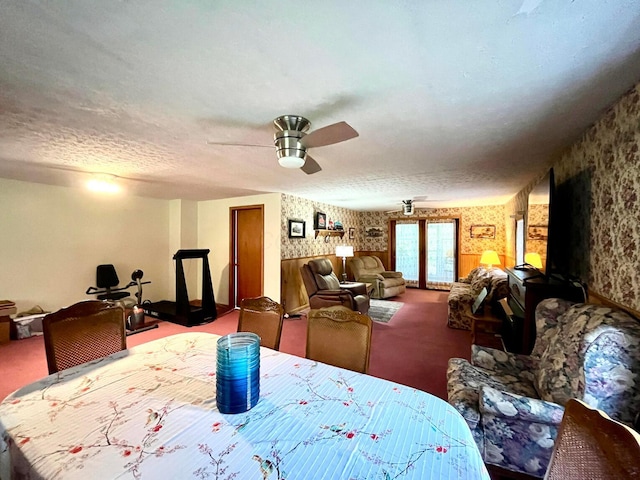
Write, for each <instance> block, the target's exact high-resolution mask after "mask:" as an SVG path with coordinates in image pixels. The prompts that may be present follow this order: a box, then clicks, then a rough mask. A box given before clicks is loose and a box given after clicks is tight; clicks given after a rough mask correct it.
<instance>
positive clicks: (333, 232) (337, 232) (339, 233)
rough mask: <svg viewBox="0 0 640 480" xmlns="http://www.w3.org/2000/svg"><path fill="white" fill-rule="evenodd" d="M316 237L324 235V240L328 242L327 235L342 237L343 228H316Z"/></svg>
mask: <svg viewBox="0 0 640 480" xmlns="http://www.w3.org/2000/svg"><path fill="white" fill-rule="evenodd" d="M315 232H316V237H315V238H318V237H324V241H325V242H328V241H329V237H340V238H342V237H344V230H318V229H316V231H315Z"/></svg>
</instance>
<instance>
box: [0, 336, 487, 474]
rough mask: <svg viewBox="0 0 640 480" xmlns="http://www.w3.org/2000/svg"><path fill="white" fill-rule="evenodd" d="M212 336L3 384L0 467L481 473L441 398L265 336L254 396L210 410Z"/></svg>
mask: <svg viewBox="0 0 640 480" xmlns="http://www.w3.org/2000/svg"><path fill="white" fill-rule="evenodd" d="M218 338H219V337H218V336H217V335H211V334H206V333H184V334H180V335H175V336H172V337H167V338H164V339H161V340H156V341H153V342H150V343H147V344H143V345H140V346H137V347H134V348H131V349H130V350H126V351H124V352H120V353H118V354H116V355H112V356H110V357H107V358H104V359H101V360H98V361H95V362H91V363H88V364H85V365H81V366H79V367H75V368H72V369H69V370H65V371H63V372H60V373H59V374H54V375H50V376H48V377H45V378H44V379H42V380H40V381H38V382H35V383H33V384H31V385H28V386H26V387H24V388H22V389H20V390H18V391H17V392H15V393H13V394H12V395H10V396H8V397H7V398H6V399H5V400H4V401H3V403H2V404H0V478H3V479H7V480H8V479H9V478H14V479H15V478H20V479H22V478H24V479H37V478H46V479H65V480H67V479H75V478H78V479H87V478H91V479H99V478H110V479H113V478H118V479H125V478H134V479H164V478H171V479H177V478H180V479H182V478H196V479H244V478H247V479H249V478H251V479H256V478H257V479H274V480H275V479H286V480H294V479H304V480H309V479H390V478H398V479H428V478H438V479H440V478H443V479H447V478H450V479H454V478H459V479H471V478H484V479H488V478H489V476H488V474H487V471H486V469H485V467H484V464H483V463H482V459H481V457H480V453H479V452H478V450H477V447H476V444H475V442H474V440H473V438H472V436H471V432H470V431H469V428H468V427H467V424H466V423H465V421H464V420H463V419H462V417H461V416H460V415H459V414H458V413H457V412H456V411H455V410H454V409H453V408H452V407H451V406H450V405H448V404H447V403H446V402H444V401H442V400H440V399H438V398H436V397H434V396H432V395H429V394H428V393H425V392H422V391H419V390H415V389H413V388H409V387H405V386H402V385H399V384H396V383H392V382H388V381H385V380H381V379H378V378H374V377H371V376H368V375H362V374H359V373H354V372H350V371H348V370H342V369H339V368H335V367H331V366H328V365H324V364H320V363H317V362H314V361H311V360H306V359H303V358H299V357H295V356H292V355H288V354H284V353H279V352H275V351H273V350H269V349H266V348H263V349H262V350H261V360H260V361H261V384H260V389H261V392H260V393H261V395H260V401H259V402H258V404H257V405H256V406H255V407H254V408H253V409H251V410H250V411H248V412H246V413H242V414H237V415H224V414H221V413H219V412H218V410H217V408H216V400H215V397H216V395H215V384H216V382H215V372H216V341H217V339H218Z"/></svg>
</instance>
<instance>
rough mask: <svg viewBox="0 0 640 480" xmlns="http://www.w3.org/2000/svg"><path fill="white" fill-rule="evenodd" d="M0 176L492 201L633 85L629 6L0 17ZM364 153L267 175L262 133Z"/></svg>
mask: <svg viewBox="0 0 640 480" xmlns="http://www.w3.org/2000/svg"><path fill="white" fill-rule="evenodd" d="M0 12H1V15H0V176H1V177H5V178H15V179H19V180H30V181H36V182H43V183H51V184H58V185H75V184H79V183H80V182H82V181H84V180H85V179H86V176H87V175H86V173H82V172H105V173H111V174H115V175H117V176H119V177H122V180H121V182H122V183H123V185H124V186H125V188H126V189H127V190H128V191H129V192H130V193H132V194H135V195H144V196H152V197H159V198H184V199H192V200H204V199H217V198H225V197H232V196H243V195H251V194H255V193H263V192H284V193H289V194H293V195H297V196H301V197H305V198H310V199H313V200H318V201H322V202H325V203H330V204H334V205H338V206H344V207H348V208H352V209H357V210H385V209H387V210H388V209H394V208H399V207H400V202H401V200H402V199H411V198H414V197H425V196H426V197H427V200H428V203H425V204H424V206H454V205H468V204H495V203H503V202H505V201H506V200H507V199H509V198H510V197H511V196H513V195H514V194H515V193H516V192H517V191H518V190H520V189H521V188H522V187H523V186H524V185H526V184H527V183H528V182H529V181H531V180H532V179H533V178H534V177H536V176H538V175H539V174H540V173H541V172H543V171H544V170H545V169H546V168H547V167H548V166H549V165H550V164H551V162H552V161H553V160H554V158H556V157H557V155H558V154H559V152H561V151H562V150H563V149H564V148H566V147H567V146H568V145H570V144H571V143H573V142H574V141H575V140H576V139H577V138H578V137H579V135H580V134H581V133H582V132H583V131H584V130H585V129H586V128H587V127H588V126H589V125H591V124H592V123H593V122H594V121H595V120H596V119H597V118H598V117H599V116H600V115H601V114H602V113H603V111H604V110H605V109H606V108H607V107H608V106H609V105H611V104H612V103H613V102H614V101H615V100H616V99H617V98H618V97H619V96H620V95H621V94H623V93H624V92H625V91H626V90H627V89H628V88H630V87H631V86H632V85H634V84H635V83H636V82H637V81H638V80H639V79H640V2H638V1H637V0H627V1H625V0H618V1H606V2H605V1H602V0H591V1H588V0H581V1H578V2H576V1H573V0H547V1H541V0H525V1H522V0H519V1H518V0H513V1H507V0H504V1H493V0H484V1H477V2H469V1H467V0H457V1H453V0H452V1H446V2H443V1H439V0H432V1H425V0H405V1H402V2H390V1H371V0H366V1H365V0H362V1H350V2H344V1H337V0H323V1H322V2H318V1H314V2H310V1H304V0H296V1H287V0H281V1H279V2H277V3H276V2H259V1H256V2H249V1H237V2H215V1H211V0H201V1H195V0H192V1H180V2H178V1H153V2H151V1H146V0H144V1H143V0H121V1H109V2H107V1H104V0H58V1H45V0H40V1H36V0H20V1H16V0H11V1H8V0H0ZM282 114H298V115H304V116H305V117H307V118H308V119H309V120H311V122H312V127H311V128H312V130H313V129H315V128H320V127H322V126H325V125H328V124H332V123H334V122H337V121H341V120H345V121H347V122H348V123H349V124H350V125H351V126H353V127H354V128H355V129H356V130H357V131H358V132H359V133H360V136H359V137H358V138H356V139H353V140H349V141H347V142H344V143H340V144H336V145H331V146H326V147H319V148H315V149H311V150H310V153H311V155H312V156H313V157H314V158H315V159H316V161H317V162H318V163H319V164H320V165H321V166H322V168H323V170H322V171H321V172H319V173H317V174H315V175H309V176H308V175H305V174H304V173H303V172H302V171H300V170H288V169H284V168H282V167H280V166H279V165H278V163H277V160H276V155H275V151H274V149H273V148H260V147H242V146H220V145H212V144H209V143H208V142H230V143H246V144H261V145H272V134H273V128H272V125H271V121H272V120H273V119H274V118H275V117H277V116H279V115H282Z"/></svg>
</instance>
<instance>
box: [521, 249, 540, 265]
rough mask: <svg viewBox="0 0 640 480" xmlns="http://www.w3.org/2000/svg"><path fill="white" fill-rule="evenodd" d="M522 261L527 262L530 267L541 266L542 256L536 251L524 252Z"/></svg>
mask: <svg viewBox="0 0 640 480" xmlns="http://www.w3.org/2000/svg"><path fill="white" fill-rule="evenodd" d="M524 263H528V264H529V265H531V266H532V267H536V268H542V258H540V254H539V253H536V252H529V253H525V254H524Z"/></svg>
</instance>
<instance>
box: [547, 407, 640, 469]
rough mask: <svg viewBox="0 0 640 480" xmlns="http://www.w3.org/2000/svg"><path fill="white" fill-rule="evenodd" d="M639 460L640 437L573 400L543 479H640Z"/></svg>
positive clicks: (566, 408) (607, 417)
mask: <svg viewBox="0 0 640 480" xmlns="http://www.w3.org/2000/svg"><path fill="white" fill-rule="evenodd" d="M639 458H640V435H638V434H637V433H636V432H634V431H633V430H632V429H631V428H629V427H627V426H626V425H624V424H622V423H619V422H616V421H615V420H612V419H611V418H609V416H608V415H607V414H606V413H604V412H602V411H601V410H596V409H592V408H591V407H589V406H587V405H586V404H585V403H583V402H581V401H580V400H576V399H571V400H569V401H568V402H567V404H566V406H565V411H564V416H563V417H562V424H561V425H560V431H559V432H558V438H557V439H556V442H555V445H554V447H553V455H552V457H551V462H550V463H549V468H548V469H547V474H546V475H545V477H544V478H545V479H546V480H567V479H572V478H589V479H591V480H600V479H602V480H605V479H610V478H615V479H617V480H623V479H631V478H640V460H638V459H639Z"/></svg>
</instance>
